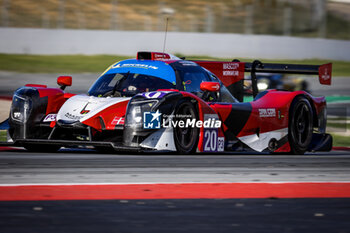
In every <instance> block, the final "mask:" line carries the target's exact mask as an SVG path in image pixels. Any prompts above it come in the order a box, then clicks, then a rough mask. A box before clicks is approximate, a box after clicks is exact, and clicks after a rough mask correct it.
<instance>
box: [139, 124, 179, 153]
mask: <svg viewBox="0 0 350 233" xmlns="http://www.w3.org/2000/svg"><path fill="white" fill-rule="evenodd" d="M173 132H174V130H173V128H172V127H168V128H162V129H160V130H157V131H156V132H154V133H152V134H151V135H150V136H148V137H147V138H146V139H145V140H144V141H143V142H142V143H141V144H140V146H141V147H144V148H149V149H156V150H168V151H176V147H175V141H174V133H173Z"/></svg>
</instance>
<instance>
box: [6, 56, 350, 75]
mask: <svg viewBox="0 0 350 233" xmlns="http://www.w3.org/2000/svg"><path fill="white" fill-rule="evenodd" d="M177 55H178V56H180V57H182V56H184V55H182V54H177ZM127 58H130V57H128V56H118V55H116V56H111V55H94V56H85V55H14V54H0V70H3V71H16V72H28V73H83V72H91V73H100V72H102V71H104V70H105V69H106V68H107V67H108V66H110V65H111V64H113V63H114V62H117V61H120V60H124V59H127ZM186 59H187V60H224V61H230V60H232V59H233V57H232V58H227V59H223V58H214V57H209V56H186ZM238 59H239V60H241V61H249V62H252V60H253V59H240V58H238ZM261 61H262V62H271V63H291V64H315V65H316V64H318V65H320V64H324V63H329V62H333V76H349V77H350V62H344V61H327V60H317V59H312V60H264V59H262V60H261Z"/></svg>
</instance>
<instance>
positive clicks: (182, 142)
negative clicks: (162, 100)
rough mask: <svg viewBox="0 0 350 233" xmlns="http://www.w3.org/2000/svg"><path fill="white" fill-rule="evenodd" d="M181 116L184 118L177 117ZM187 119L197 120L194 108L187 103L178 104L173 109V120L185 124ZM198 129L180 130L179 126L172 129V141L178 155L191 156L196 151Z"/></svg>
mask: <svg viewBox="0 0 350 233" xmlns="http://www.w3.org/2000/svg"><path fill="white" fill-rule="evenodd" d="M178 115H183V116H184V117H177V116H178ZM185 116H186V117H185ZM187 119H191V120H192V119H195V120H196V121H197V120H198V114H197V110H196V108H195V106H194V105H193V104H192V103H191V102H189V101H184V102H180V104H178V105H177V107H176V109H175V120H177V121H180V120H183V121H184V122H185V123H186V120H187ZM198 136H199V128H197V127H196V126H195V127H188V128H180V127H179V126H177V127H175V128H174V141H175V146H176V150H177V152H178V153H179V154H192V153H194V152H195V151H196V149H197V145H198Z"/></svg>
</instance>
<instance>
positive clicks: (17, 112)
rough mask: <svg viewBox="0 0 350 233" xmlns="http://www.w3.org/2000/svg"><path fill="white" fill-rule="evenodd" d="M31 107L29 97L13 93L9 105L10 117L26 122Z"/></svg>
mask: <svg viewBox="0 0 350 233" xmlns="http://www.w3.org/2000/svg"><path fill="white" fill-rule="evenodd" d="M31 109H32V101H31V99H30V98H27V97H23V96H19V95H14V96H13V99H12V105H11V118H12V120H14V121H19V122H21V123H26V122H27V120H28V117H29V114H30V111H31Z"/></svg>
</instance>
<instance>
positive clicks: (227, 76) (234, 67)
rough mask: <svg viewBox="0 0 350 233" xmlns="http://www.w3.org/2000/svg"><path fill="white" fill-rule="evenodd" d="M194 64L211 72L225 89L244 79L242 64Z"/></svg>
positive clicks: (217, 62)
mask: <svg viewBox="0 0 350 233" xmlns="http://www.w3.org/2000/svg"><path fill="white" fill-rule="evenodd" d="M194 62H196V63H197V64H198V65H200V66H202V67H204V68H206V69H208V70H210V71H211V72H213V73H214V74H215V75H216V76H217V77H218V78H219V79H220V80H221V82H222V83H223V84H224V85H225V86H226V87H228V86H230V85H232V84H233V83H235V82H238V81H240V80H242V79H244V63H243V62H222V61H194Z"/></svg>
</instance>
